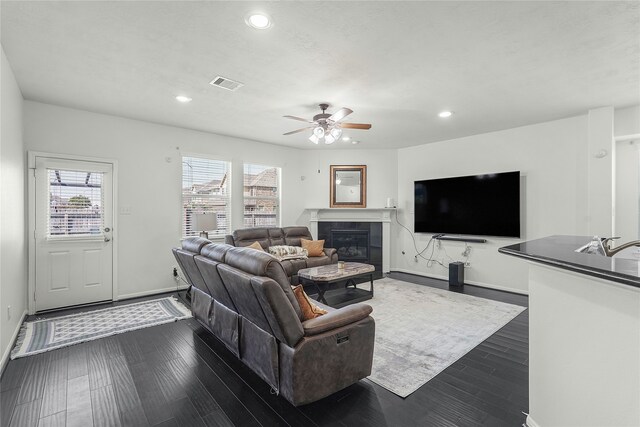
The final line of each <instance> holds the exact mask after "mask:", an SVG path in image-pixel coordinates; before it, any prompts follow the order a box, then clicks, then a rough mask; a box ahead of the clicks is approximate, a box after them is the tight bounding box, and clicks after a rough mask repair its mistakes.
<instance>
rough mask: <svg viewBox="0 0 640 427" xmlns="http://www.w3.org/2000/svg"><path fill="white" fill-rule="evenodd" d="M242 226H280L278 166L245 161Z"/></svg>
mask: <svg viewBox="0 0 640 427" xmlns="http://www.w3.org/2000/svg"><path fill="white" fill-rule="evenodd" d="M244 226H245V227H279V226H280V168H276V167H272V166H262V165H252V164H246V163H245V165H244Z"/></svg>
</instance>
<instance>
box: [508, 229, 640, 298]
mask: <svg viewBox="0 0 640 427" xmlns="http://www.w3.org/2000/svg"><path fill="white" fill-rule="evenodd" d="M591 239H592V238H591V237H588V236H550V237H545V238H542V239H537V240H530V241H528V242H522V243H517V244H515V245H510V246H505V247H503V248H500V249H498V251H499V252H501V253H503V254H506V255H512V256H516V257H520V258H524V259H527V260H529V261H534V262H537V263H540V264H546V265H550V266H553V267H557V268H560V269H564V270H570V271H575V272H577V273H582V274H585V275H587V276H592V277H597V278H600V279H605V280H611V281H613V282H618V283H622V284H625V285H629V286H635V287H637V288H640V258H635V257H634V255H633V254H632V253H633V249H629V250H626V251H625V252H624V253H620V254H618V255H616V256H614V257H607V256H598V255H593V254H585V253H578V252H576V249H578V248H579V247H582V246H584V245H586V244H587V243H589V242H590V241H591ZM627 254H631V255H627Z"/></svg>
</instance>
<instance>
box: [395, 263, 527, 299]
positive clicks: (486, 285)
mask: <svg viewBox="0 0 640 427" xmlns="http://www.w3.org/2000/svg"><path fill="white" fill-rule="evenodd" d="M394 271H397V272H399V273H407V274H415V275H416V276H422V277H430V278H432V279H439V280H444V281H445V282H446V281H448V280H449V277H447V276H439V275H436V274H428V273H424V272H422V271H413V270H408V269H405V268H392V269H391V272H394ZM464 283H466V284H469V285H473V286H480V287H481V288H489V289H495V290H498V291H504V292H510V293H512V294H518V295H526V296H529V291H523V290H522V289H514V288H509V287H506V286H500V285H493V284H490V283H483V282H477V281H475V280H467V279H465V280H464Z"/></svg>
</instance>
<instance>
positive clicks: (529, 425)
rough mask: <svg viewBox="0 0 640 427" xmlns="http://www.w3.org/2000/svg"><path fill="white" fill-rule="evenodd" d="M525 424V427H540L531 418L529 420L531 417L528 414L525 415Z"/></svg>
mask: <svg viewBox="0 0 640 427" xmlns="http://www.w3.org/2000/svg"><path fill="white" fill-rule="evenodd" d="M525 422H526V423H527V427H540V424H538V423H537V422H535V421H534V420H533V418H531V415H529V414H527V421H525Z"/></svg>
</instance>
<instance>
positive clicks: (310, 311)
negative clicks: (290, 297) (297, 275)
mask: <svg viewBox="0 0 640 427" xmlns="http://www.w3.org/2000/svg"><path fill="white" fill-rule="evenodd" d="M292 289H293V294H294V295H295V296H296V299H297V300H298V304H300V309H301V310H302V318H303V319H304V320H309V319H315V318H316V317H318V316H322V315H323V314H327V310H324V309H322V308H320V307H318V306H317V305H315V304H314V303H313V302H311V299H310V298H309V296H308V295H307V294H306V292H305V291H304V288H303V287H302V285H298V286H294V287H293V288H292Z"/></svg>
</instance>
